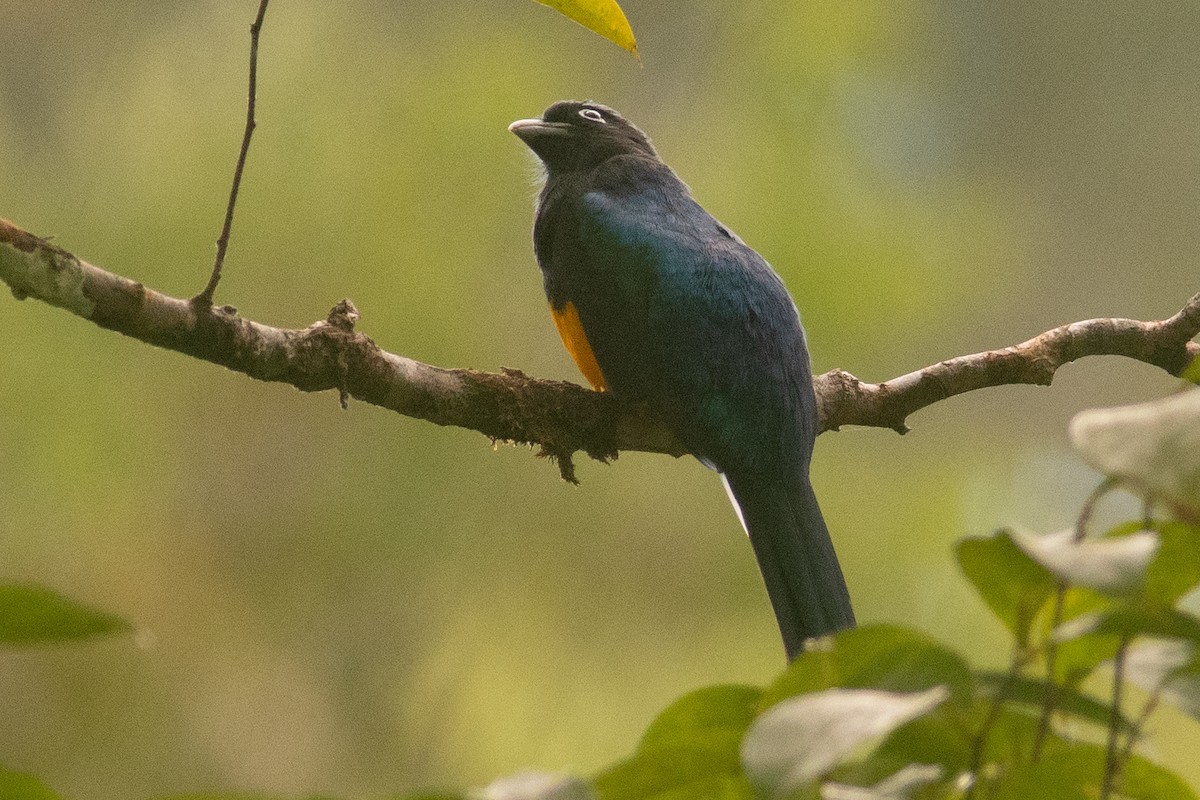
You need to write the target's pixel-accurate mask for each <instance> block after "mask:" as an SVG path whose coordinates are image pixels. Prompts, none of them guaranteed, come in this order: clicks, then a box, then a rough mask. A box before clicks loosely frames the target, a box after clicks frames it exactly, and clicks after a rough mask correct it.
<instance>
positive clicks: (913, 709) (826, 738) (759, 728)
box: [742, 686, 950, 797]
mask: <svg viewBox="0 0 1200 800" xmlns="http://www.w3.org/2000/svg"><path fill="white" fill-rule="evenodd" d="M949 696H950V692H949V690H948V689H946V688H945V687H944V686H935V687H934V688H932V689H928V690H926V691H924V692H917V693H914V694H896V693H894V692H881V691H877V690H873V689H827V690H826V691H823V692H814V693H810V694H804V695H800V696H799V697H793V698H790V699H788V700H784V701H783V702H781V703H779V704H777V705H775V706H772V707H771V708H770V709H769V710H767V711H766V712H765V713H763V715H762V716H760V717H759V718H758V719H757V720H756V721H755V722H754V724H753V725H752V726H751V727H750V730H749V731H748V732H747V733H746V738H745V739H744V740H743V741H742V765H743V767H744V768H745V771H746V777H747V778H748V779H749V780H750V783H751V784H752V785H754V786H756V787H758V788H759V789H761V790H762V791H763V792H764V793H766V794H767V795H769V796H773V797H782V796H785V795H788V794H790V793H792V792H794V791H796V790H797V789H799V788H801V787H803V786H805V785H807V784H809V783H811V782H812V781H814V780H816V779H817V778H819V777H821V776H822V775H824V774H825V773H827V772H828V771H829V770H831V769H833V768H834V767H835V766H837V765H838V764H839V763H840V762H841V761H843V760H844V759H846V758H847V757H848V756H850V755H851V754H853V753H854V752H855V751H857V750H858V749H859V748H861V747H863V746H865V745H866V744H867V743H868V742H869V741H871V740H874V739H878V738H880V737H883V736H886V735H887V734H889V733H891V732H892V731H894V730H895V729H897V728H899V727H900V726H902V725H904V724H906V723H908V722H911V721H912V720H914V719H917V718H918V717H921V716H923V715H925V714H928V713H929V712H930V711H932V710H933V709H935V708H937V707H938V706H939V705H941V704H942V703H943V702H945V700H946V699H947V698H948V697H949Z"/></svg>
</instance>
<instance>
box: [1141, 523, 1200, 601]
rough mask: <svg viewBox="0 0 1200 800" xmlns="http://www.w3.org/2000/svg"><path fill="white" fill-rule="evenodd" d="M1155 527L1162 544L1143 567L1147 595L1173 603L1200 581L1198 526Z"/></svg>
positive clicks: (1177, 524) (1167, 524) (1199, 533)
mask: <svg viewBox="0 0 1200 800" xmlns="http://www.w3.org/2000/svg"><path fill="white" fill-rule="evenodd" d="M1158 527H1159V531H1158V535H1159V539H1160V541H1161V542H1162V544H1161V545H1160V546H1159V548H1158V554H1157V555H1156V556H1155V557H1154V560H1153V561H1151V562H1150V567H1149V568H1148V569H1147V570H1146V595H1147V596H1148V597H1150V598H1151V599H1153V600H1158V601H1160V602H1162V603H1165V604H1168V605H1173V604H1174V603H1175V601H1176V600H1178V599H1179V598H1180V597H1182V596H1183V595H1185V594H1187V593H1188V592H1189V591H1191V589H1193V588H1194V587H1195V586H1196V584H1198V583H1200V527H1196V526H1194V525H1187V524H1185V523H1182V522H1167V523H1165V524H1163V525H1160V526H1158Z"/></svg>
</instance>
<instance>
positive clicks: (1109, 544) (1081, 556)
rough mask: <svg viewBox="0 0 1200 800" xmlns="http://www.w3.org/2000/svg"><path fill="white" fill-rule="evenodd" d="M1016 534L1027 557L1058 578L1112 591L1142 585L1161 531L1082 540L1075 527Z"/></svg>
mask: <svg viewBox="0 0 1200 800" xmlns="http://www.w3.org/2000/svg"><path fill="white" fill-rule="evenodd" d="M1012 536H1013V541H1014V542H1016V544H1017V547H1020V548H1021V549H1022V550H1023V551H1025V554H1026V555H1027V556H1029V557H1030V558H1032V559H1033V560H1034V561H1036V562H1038V563H1039V564H1041V565H1042V566H1043V567H1045V568H1046V569H1048V570H1050V571H1051V572H1053V573H1054V574H1055V575H1057V576H1058V577H1060V578H1063V579H1064V580H1067V581H1069V582H1071V583H1073V584H1076V585H1078V586H1086V587H1088V588H1090V589H1096V590H1097V591H1101V592H1109V593H1120V592H1127V591H1130V590H1131V589H1135V588H1137V587H1138V586H1140V585H1141V584H1142V582H1143V581H1144V580H1145V578H1146V567H1148V566H1149V565H1150V560H1151V559H1153V558H1154V554H1155V553H1157V552H1158V545H1159V540H1158V534H1156V533H1153V532H1151V531H1141V532H1139V533H1133V534H1130V535H1129V536H1114V537H1111V538H1108V539H1084V540H1082V541H1078V542H1077V541H1075V532H1074V531H1072V530H1065V531H1059V532H1058V533H1051V534H1047V535H1045V536H1038V535H1037V534H1032V533H1022V532H1019V531H1014V532H1013V535H1012Z"/></svg>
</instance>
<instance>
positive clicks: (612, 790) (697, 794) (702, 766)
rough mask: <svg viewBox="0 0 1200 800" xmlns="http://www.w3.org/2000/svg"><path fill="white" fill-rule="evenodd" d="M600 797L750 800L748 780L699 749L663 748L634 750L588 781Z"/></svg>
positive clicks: (620, 799)
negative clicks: (644, 750)
mask: <svg viewBox="0 0 1200 800" xmlns="http://www.w3.org/2000/svg"><path fill="white" fill-rule="evenodd" d="M592 783H593V785H594V786H595V787H596V794H597V795H598V796H599V797H600V798H601V800H650V798H654V799H655V800H692V799H693V798H694V799H695V800H702V798H714V800H750V797H751V795H752V793H751V791H750V784H749V783H747V782H746V779H745V778H744V777H742V775H741V774H740V770H739V771H737V772H730V771H729V769H728V765H726V764H719V763H714V762H713V760H712V759H711V758H709V757H708V754H707V753H705V752H704V751H703V750H692V749H688V748H680V749H672V748H663V749H659V750H652V751H649V752H645V753H638V755H636V756H634V757H633V758H631V759H628V760H627V761H622V762H621V763H619V764H617V765H616V766H614V767H610V768H609V769H607V770H605V771H604V772H602V773H601V774H599V775H597V776H596V777H595V779H594V780H593V781H592Z"/></svg>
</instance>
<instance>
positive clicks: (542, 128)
mask: <svg viewBox="0 0 1200 800" xmlns="http://www.w3.org/2000/svg"><path fill="white" fill-rule="evenodd" d="M508 129H509V130H510V131H512V132H513V133H515V134H516V135H517V136H518V137H520V139H521V141H523V142H525V143H526V144H529V143H530V142H532V141H534V140H535V139H541V138H544V137H546V136H555V137H557V136H567V135H569V134H570V130H571V126H570V125H568V124H566V123H565V122H546V121H545V120H541V119H519V120H517V121H516V122H514V123H513V124H512V125H509V126H508Z"/></svg>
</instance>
